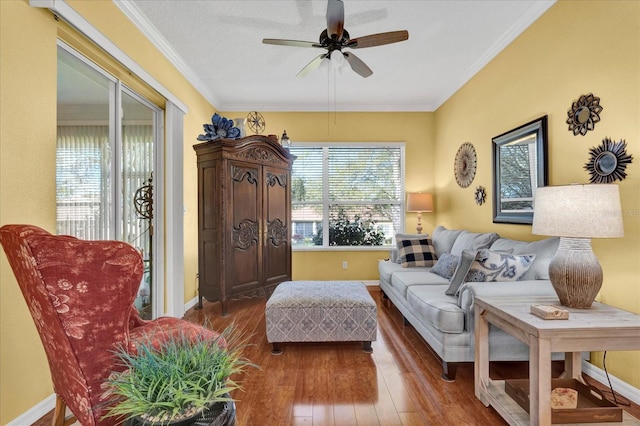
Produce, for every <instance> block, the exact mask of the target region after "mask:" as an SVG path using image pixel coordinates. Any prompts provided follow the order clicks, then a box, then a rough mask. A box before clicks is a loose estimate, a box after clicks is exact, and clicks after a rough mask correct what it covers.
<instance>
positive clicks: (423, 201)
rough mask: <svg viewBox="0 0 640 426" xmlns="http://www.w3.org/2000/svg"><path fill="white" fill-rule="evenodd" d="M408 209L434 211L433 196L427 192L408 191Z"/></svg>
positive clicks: (411, 210) (412, 210)
mask: <svg viewBox="0 0 640 426" xmlns="http://www.w3.org/2000/svg"><path fill="white" fill-rule="evenodd" d="M407 211H408V212H432V211H433V197H432V195H431V194H429V193H426V192H409V193H407Z"/></svg>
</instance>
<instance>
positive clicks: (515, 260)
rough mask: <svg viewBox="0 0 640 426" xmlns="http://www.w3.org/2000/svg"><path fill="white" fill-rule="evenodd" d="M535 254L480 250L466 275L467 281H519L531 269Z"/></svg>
mask: <svg viewBox="0 0 640 426" xmlns="http://www.w3.org/2000/svg"><path fill="white" fill-rule="evenodd" d="M535 258H536V255H535V254H522V255H517V254H509V253H501V252H496V251H491V250H487V249H483V250H478V253H477V254H476V257H475V259H474V260H473V263H471V267H470V268H469V272H467V276H466V277H465V279H464V280H465V281H466V282H478V281H480V282H486V281H518V280H520V279H521V278H522V276H523V275H524V274H525V272H527V271H528V270H529V268H530V267H531V265H532V264H533V261H534V260H535Z"/></svg>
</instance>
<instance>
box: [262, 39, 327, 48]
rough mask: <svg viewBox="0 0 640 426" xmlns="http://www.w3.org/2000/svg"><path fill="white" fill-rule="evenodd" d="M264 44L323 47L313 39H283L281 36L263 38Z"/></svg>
mask: <svg viewBox="0 0 640 426" xmlns="http://www.w3.org/2000/svg"><path fill="white" fill-rule="evenodd" d="M262 43H263V44H275V45H276V46H293V47H322V45H320V44H318V43H314V42H312V41H300V40H282V39H279V38H263V39H262Z"/></svg>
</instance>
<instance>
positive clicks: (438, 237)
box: [378, 226, 559, 380]
mask: <svg viewBox="0 0 640 426" xmlns="http://www.w3.org/2000/svg"><path fill="white" fill-rule="evenodd" d="M406 237H407V238H421V237H422V238H424V235H422V236H421V237H419V236H415V237H413V236H412V237H409V236H406ZM431 241H432V246H433V248H434V251H435V255H436V256H437V257H438V258H441V257H446V255H445V256H443V255H444V254H445V253H449V254H451V255H453V256H457V257H458V259H462V258H464V257H466V258H469V257H470V254H471V257H473V256H474V255H475V254H476V252H477V251H478V250H482V249H488V250H490V251H491V252H492V253H497V252H500V253H509V254H513V255H531V254H534V255H535V260H533V263H532V264H531V265H530V268H529V269H528V270H527V271H526V273H524V275H522V277H521V279H520V280H518V281H511V282H465V280H464V277H465V276H466V270H464V271H462V270H461V268H462V269H464V268H467V270H468V263H469V260H468V259H467V262H466V264H465V262H464V261H462V260H461V261H460V262H459V265H458V267H457V269H456V271H455V276H454V277H452V278H451V279H448V278H445V277H443V276H440V275H437V274H435V273H432V272H430V271H431V269H432V268H431V267H402V265H401V264H400V263H398V260H397V259H396V258H397V257H398V255H399V253H398V251H397V250H392V251H391V256H390V259H388V260H381V261H380V262H379V265H378V270H379V274H380V288H381V290H382V292H383V293H384V297H385V298H388V299H389V300H391V302H393V304H394V305H395V306H396V307H397V308H398V310H399V311H400V312H401V313H402V315H403V316H404V320H405V322H408V323H410V324H411V325H412V326H413V327H414V328H415V329H416V331H417V332H418V333H419V334H420V335H421V336H422V337H423V338H424V340H425V341H426V342H427V343H428V344H429V345H430V346H431V348H433V350H434V351H435V352H436V354H437V355H438V356H439V357H440V359H441V360H442V363H443V369H444V373H443V378H444V379H445V380H454V379H455V369H456V363H458V362H473V360H474V351H475V342H474V316H473V315H474V314H473V307H474V299H475V298H476V297H480V296H522V297H526V296H533V295H545V296H554V295H556V293H555V291H554V290H553V287H552V286H551V282H550V281H549V262H550V261H551V259H552V258H553V256H554V254H555V252H556V251H557V249H558V244H559V239H558V238H547V239H544V240H540V241H535V242H525V241H517V240H511V239H507V238H501V237H500V236H499V235H498V234H495V233H472V232H469V231H466V230H448V229H446V228H444V227H442V226H438V227H437V228H436V229H435V231H434V232H433V236H432V237H431ZM449 257H451V256H449ZM461 274H463V275H461ZM461 276H462V277H463V278H460V277H461ZM467 277H468V276H467ZM454 280H457V281H458V282H457V283H456V282H453V281H454ZM452 282H453V283H452ZM458 283H459V284H460V286H459V288H458V291H456V292H455V293H454V291H455V290H456V289H455V284H458ZM447 291H448V292H449V293H453V294H451V295H449V294H445V292H447ZM489 339H490V345H489V347H490V354H489V356H490V359H491V360H492V361H520V360H528V358H529V350H528V346H526V345H524V344H522V343H520V342H519V341H518V340H516V339H515V338H513V337H512V336H509V335H508V334H506V333H505V332H503V331H502V330H499V329H497V328H494V327H493V326H492V327H491V329H490V334H489Z"/></svg>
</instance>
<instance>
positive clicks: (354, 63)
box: [342, 52, 373, 78]
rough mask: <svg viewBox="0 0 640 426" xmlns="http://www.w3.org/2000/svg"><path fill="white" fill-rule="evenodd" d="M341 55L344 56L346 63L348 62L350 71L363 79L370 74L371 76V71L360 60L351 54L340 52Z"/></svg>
mask: <svg viewBox="0 0 640 426" xmlns="http://www.w3.org/2000/svg"><path fill="white" fill-rule="evenodd" d="M342 54H343V55H344V57H345V59H346V60H347V62H349V65H351V69H352V70H354V71H355V72H356V73H358V74H360V75H361V76H363V77H364V78H367V77H369V76H370V75H371V74H373V71H371V68H369V67H368V66H367V64H365V63H364V62H362V60H360V58H358V57H357V56H356V55H354V54H353V53H351V52H342Z"/></svg>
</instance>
